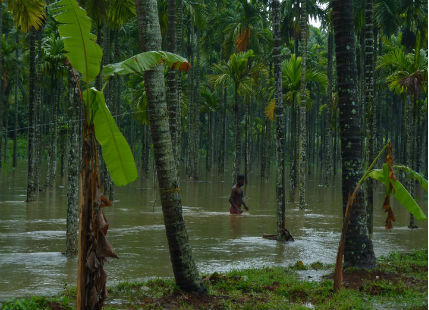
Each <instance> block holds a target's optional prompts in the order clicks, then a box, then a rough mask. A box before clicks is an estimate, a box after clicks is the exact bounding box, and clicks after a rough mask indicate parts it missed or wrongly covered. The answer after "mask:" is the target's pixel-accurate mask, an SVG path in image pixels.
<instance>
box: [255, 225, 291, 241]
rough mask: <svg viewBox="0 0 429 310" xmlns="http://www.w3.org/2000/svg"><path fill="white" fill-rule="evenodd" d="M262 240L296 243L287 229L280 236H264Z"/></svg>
mask: <svg viewBox="0 0 429 310" xmlns="http://www.w3.org/2000/svg"><path fill="white" fill-rule="evenodd" d="M262 238H264V239H269V240H277V241H284V242H287V241H295V240H294V239H293V237H292V235H291V234H290V232H289V231H288V230H287V229H286V228H285V229H283V230H282V232H281V233H280V234H263V235H262Z"/></svg>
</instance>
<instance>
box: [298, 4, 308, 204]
mask: <svg viewBox="0 0 429 310" xmlns="http://www.w3.org/2000/svg"><path fill="white" fill-rule="evenodd" d="M307 18H308V17H307V9H306V0H302V1H301V16H300V25H301V38H300V45H299V47H300V48H301V83H300V91H299V96H300V101H301V102H300V105H299V125H300V127H299V128H300V130H299V155H298V169H299V174H298V193H299V207H300V208H301V209H303V208H305V205H306V200H305V183H306V180H305V179H306V172H305V166H306V161H307V154H306V152H307V123H306V97H307V95H306V83H305V74H306V61H307Z"/></svg>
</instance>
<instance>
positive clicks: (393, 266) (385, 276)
mask: <svg viewBox="0 0 429 310" xmlns="http://www.w3.org/2000/svg"><path fill="white" fill-rule="evenodd" d="M427 259H428V254H427V250H419V251H414V252H412V253H407V254H404V253H402V254H400V253H392V254H390V255H389V256H387V257H380V258H379V259H378V267H377V268H376V269H375V270H373V271H370V272H366V274H367V275H369V276H368V279H367V280H363V281H360V282H359V283H358V285H357V286H355V287H354V288H352V287H349V288H343V289H341V290H340V291H339V292H337V293H334V291H333V281H332V280H331V279H329V278H327V277H324V278H322V280H321V281H320V282H316V281H313V282H311V281H307V280H303V279H301V278H300V275H299V273H300V271H301V270H306V271H305V273H306V275H308V274H311V271H312V270H314V271H317V270H326V273H331V272H332V270H333V265H324V264H321V263H313V264H310V265H305V264H303V263H302V262H297V263H296V264H294V265H292V266H290V267H288V268H263V269H248V270H240V271H231V272H229V273H226V274H221V273H213V274H210V275H203V278H204V282H205V284H206V287H207V289H208V292H209V295H208V296H207V297H196V296H192V295H189V294H185V293H182V292H181V291H180V290H179V289H178V288H177V287H176V285H175V283H174V281H173V280H172V279H153V280H148V281H145V282H131V283H130V282H122V283H119V284H117V285H115V286H113V287H110V288H109V289H108V290H109V298H108V300H107V301H106V307H105V309H109V310H113V309H165V308H170V309H291V310H298V309H299V310H302V309H321V310H324V309H335V310H347V309H350V310H352V309H357V310H359V309H362V310H369V309H404V310H405V309H409V310H411V309H427V305H428V299H427V298H428V296H427ZM352 271H353V270H352ZM353 272H354V273H355V274H357V275H359V274H360V272H361V271H359V270H354V271H353ZM376 275H380V276H379V278H377V277H376ZM75 294H76V292H75V290H74V289H73V288H67V289H66V290H65V292H64V294H62V295H63V297H59V298H60V299H56V301H57V302H58V301H59V302H60V303H61V304H62V305H67V306H70V305H71V304H70V303H68V300H74V297H75ZM64 296H65V297H64ZM61 298H62V299H61ZM47 300H48V299H43V298H42V299H37V297H33V298H30V299H19V300H18V301H10V302H7V303H5V304H4V305H3V306H2V307H1V310H6V309H8V310H9V309H23V310H26V309H31V310H33V309H49V308H46V305H47ZM18 304H19V305H18ZM63 309H68V308H63Z"/></svg>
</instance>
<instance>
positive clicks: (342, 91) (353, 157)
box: [332, 0, 375, 268]
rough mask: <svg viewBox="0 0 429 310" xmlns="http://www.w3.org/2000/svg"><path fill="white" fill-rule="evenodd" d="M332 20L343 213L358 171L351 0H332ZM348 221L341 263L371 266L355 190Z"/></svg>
mask: <svg viewBox="0 0 429 310" xmlns="http://www.w3.org/2000/svg"><path fill="white" fill-rule="evenodd" d="M332 4H333V22H334V31H335V44H336V47H335V52H336V62H337V81H338V96H339V102H338V105H339V109H340V128H341V130H340V136H341V159H342V192H343V214H344V212H345V206H346V203H347V200H348V198H349V196H350V195H351V194H352V192H353V190H354V188H355V186H356V184H357V182H358V181H359V179H360V177H361V175H362V171H361V165H362V158H361V153H362V152H361V149H360V145H361V141H360V140H361V135H360V128H359V108H358V102H357V85H356V81H355V78H356V63H355V54H354V53H355V42H354V41H355V40H354V34H355V32H354V24H353V1H352V0H333V2H332ZM351 208H352V210H351V213H350V222H349V226H348V230H347V232H346V242H345V249H344V265H345V266H354V267H364V268H372V267H374V266H375V255H374V250H373V246H372V241H371V239H370V238H369V233H368V227H367V221H366V209H365V206H364V203H363V193H362V191H359V192H358V194H357V195H356V200H355V203H354V204H353V205H352V206H351Z"/></svg>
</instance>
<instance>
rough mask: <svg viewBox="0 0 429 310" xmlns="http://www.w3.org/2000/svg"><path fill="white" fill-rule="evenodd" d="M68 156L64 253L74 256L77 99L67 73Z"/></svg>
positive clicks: (76, 192) (76, 211)
mask: <svg viewBox="0 0 429 310" xmlns="http://www.w3.org/2000/svg"><path fill="white" fill-rule="evenodd" d="M69 75H70V77H69V102H68V118H69V134H68V139H69V156H68V160H67V179H68V182H67V225H66V226H67V230H66V231H67V232H66V255H67V256H74V255H76V254H77V249H78V242H77V241H78V239H77V230H78V226H79V225H78V224H79V222H78V209H77V208H78V204H79V151H78V150H79V141H78V138H79V114H80V113H79V109H80V106H79V101H78V96H79V94H78V90H77V87H76V85H75V84H74V81H73V76H72V74H71V73H70V74H69Z"/></svg>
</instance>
